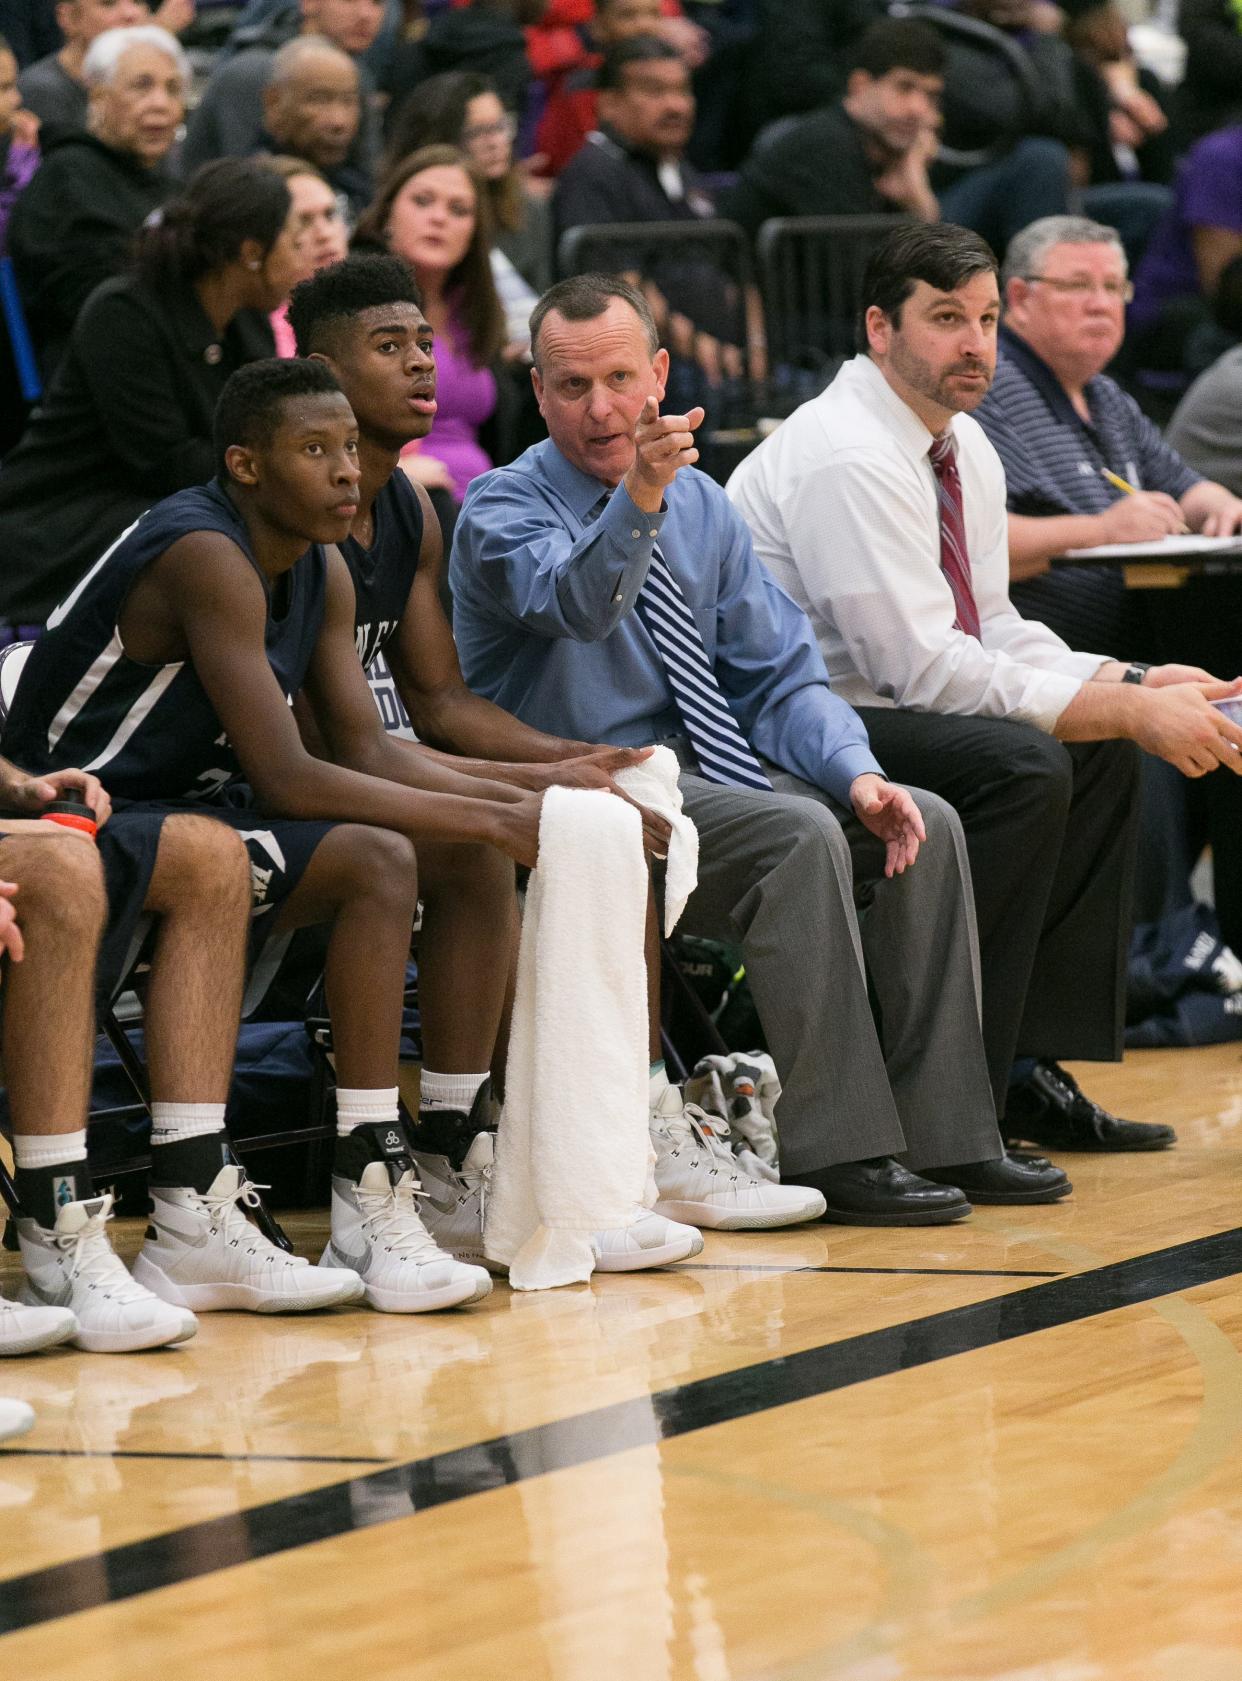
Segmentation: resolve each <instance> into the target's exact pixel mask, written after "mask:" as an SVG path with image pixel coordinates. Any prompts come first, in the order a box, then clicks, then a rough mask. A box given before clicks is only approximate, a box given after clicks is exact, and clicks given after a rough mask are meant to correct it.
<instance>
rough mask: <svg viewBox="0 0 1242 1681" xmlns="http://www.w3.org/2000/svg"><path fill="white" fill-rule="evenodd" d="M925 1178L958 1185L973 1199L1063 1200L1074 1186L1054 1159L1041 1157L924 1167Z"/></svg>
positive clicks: (1005, 1157)
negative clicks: (1050, 1160) (955, 1165)
mask: <svg viewBox="0 0 1242 1681" xmlns="http://www.w3.org/2000/svg"><path fill="white" fill-rule="evenodd" d="M922 1174H923V1178H924V1179H932V1180H934V1181H935V1182H936V1184H938V1185H956V1186H957V1188H958V1190H959V1191H964V1192H965V1193H966V1195H967V1196H968V1197H969V1198H970V1200H971V1202H999V1203H1013V1202H1060V1200H1061V1198H1062V1197H1067V1196H1068V1195H1069V1194H1070V1192H1071V1191H1072V1190H1073V1189H1074V1187H1073V1186H1072V1185H1071V1184H1070V1182H1069V1180H1068V1179H1067V1178H1066V1177H1065V1175H1064V1174H1063V1173H1062V1172H1061V1169H1060V1168H1059V1167H1053V1165H1052V1163H1051V1162H1048V1161H1044V1160H1043V1159H1042V1157H1039V1156H1036V1157H1034V1158H1033V1159H1027V1160H1025V1161H1017V1160H1015V1159H1014V1157H1013V1156H998V1157H997V1158H996V1160H995V1161H990V1162H964V1163H963V1164H962V1165H961V1166H960V1167H925V1168H923V1170H922Z"/></svg>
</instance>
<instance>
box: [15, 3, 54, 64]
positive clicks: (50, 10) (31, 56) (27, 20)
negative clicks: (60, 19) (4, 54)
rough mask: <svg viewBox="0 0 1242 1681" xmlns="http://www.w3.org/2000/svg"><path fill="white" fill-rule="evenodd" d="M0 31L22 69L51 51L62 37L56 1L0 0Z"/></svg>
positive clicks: (52, 51)
mask: <svg viewBox="0 0 1242 1681" xmlns="http://www.w3.org/2000/svg"><path fill="white" fill-rule="evenodd" d="M0 33H3V35H4V38H5V40H6V41H7V42H8V43H9V50H10V52H12V53H13V55H14V56H15V57H16V59H17V62H18V65H19V66H20V68H21V69H23V70H24V69H25V68H26V66H27V65H28V64H34V63H35V61H36V60H37V59H40V58H45V57H46V56H47V54H48V53H54V52H55V51H56V49H57V48H58V47H59V46H60V44H61V40H62V36H61V32H60V30H59V28H58V27H57V24H56V0H0Z"/></svg>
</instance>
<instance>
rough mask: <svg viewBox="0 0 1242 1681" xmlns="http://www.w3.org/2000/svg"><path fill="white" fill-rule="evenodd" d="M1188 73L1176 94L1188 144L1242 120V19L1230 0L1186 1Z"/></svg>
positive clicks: (1182, 24) (1181, 14) (1183, 30)
mask: <svg viewBox="0 0 1242 1681" xmlns="http://www.w3.org/2000/svg"><path fill="white" fill-rule="evenodd" d="M1177 27H1178V32H1179V34H1180V35H1181V37H1182V39H1183V40H1184V41H1185V43H1186V75H1185V77H1184V79H1183V81H1182V84H1181V86H1180V87H1179V88H1178V90H1177V112H1178V118H1179V124H1178V126H1179V129H1180V130H1181V133H1180V135H1179V139H1180V140H1181V141H1182V143H1183V144H1184V145H1189V144H1190V143H1191V142H1192V141H1194V140H1199V139H1201V138H1202V136H1203V135H1205V134H1210V133H1211V132H1212V130H1213V129H1214V128H1225V127H1227V126H1228V125H1229V124H1231V123H1236V122H1237V121H1238V120H1239V117H1240V116H1242V20H1239V17H1238V14H1237V12H1236V11H1235V10H1234V8H1233V7H1232V5H1230V3H1229V0H1181V6H1180V8H1179V10H1178V15H1177Z"/></svg>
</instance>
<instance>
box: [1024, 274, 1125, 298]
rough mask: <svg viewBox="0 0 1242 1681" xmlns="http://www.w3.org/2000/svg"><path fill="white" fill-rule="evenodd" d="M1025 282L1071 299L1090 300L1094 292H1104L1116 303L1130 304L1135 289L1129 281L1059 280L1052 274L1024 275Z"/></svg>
mask: <svg viewBox="0 0 1242 1681" xmlns="http://www.w3.org/2000/svg"><path fill="white" fill-rule="evenodd" d="M1022 278H1023V280H1026V281H1029V282H1030V283H1031V284H1032V285H1034V284H1035V283H1036V282H1038V283H1039V284H1040V285H1041V286H1051V287H1052V289H1053V291H1054V292H1064V293H1065V295H1066V297H1070V298H1089V297H1090V296H1091V294H1092V292H1103V293H1104V295H1105V297H1108V298H1111V299H1112V300H1113V302H1114V303H1123V304H1128V303H1129V302H1130V300H1131V299H1132V298H1133V296H1134V287H1133V286H1132V285H1131V284H1130V282H1129V281H1128V280H1057V279H1055V278H1054V277H1053V276H1052V275H1050V274H1024V275H1023V276H1022Z"/></svg>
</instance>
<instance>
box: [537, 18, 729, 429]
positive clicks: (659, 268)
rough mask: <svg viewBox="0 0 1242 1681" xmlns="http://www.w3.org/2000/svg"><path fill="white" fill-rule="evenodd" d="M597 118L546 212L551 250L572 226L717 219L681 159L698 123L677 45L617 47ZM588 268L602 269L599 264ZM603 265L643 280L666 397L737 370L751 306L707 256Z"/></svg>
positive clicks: (641, 251) (642, 251) (656, 250)
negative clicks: (669, 366) (668, 364)
mask: <svg viewBox="0 0 1242 1681" xmlns="http://www.w3.org/2000/svg"><path fill="white" fill-rule="evenodd" d="M599 122H600V126H599V128H598V129H596V130H595V131H594V133H592V134H591V136H590V138H589V141H588V143H587V144H586V145H585V146H584V147H583V148H582V150H581V151H580V152H579V153H578V154H577V156H576V157H574V158H572V159H571V160H570V162H569V163H568V165H567V166H566V168H565V170H564V172H563V174H562V175H561V176H560V178H559V180H558V181H557V183H556V190H555V192H554V193H553V195H552V216H553V222H554V224H555V228H556V236H557V244H558V250H559V244H560V240H561V237H562V236H563V235H564V234H565V232H566V231H567V230H568V229H570V228H576V227H581V226H583V225H585V224H591V223H607V222H695V221H700V220H703V219H705V218H708V217H712V216H714V215H715V214H716V207H715V204H714V202H713V200H712V197H711V195H710V193H709V192H708V191H707V189H706V187H705V186H704V184H703V182H702V180H701V179H700V177H699V174H698V171H697V170H696V169H695V168H694V166H693V165H692V164H691V163H689V162H688V161H687V159H686V146H687V143H688V142H689V139H690V131H691V129H692V127H693V125H694V95H693V93H692V92H691V88H690V72H689V70H688V69H687V67H686V63H685V60H684V59H683V58H682V56H681V54H680V53H679V52H678V51H677V49H676V48H675V47H672V46H670V45H669V44H668V42H667V41H664V40H661V39H659V38H658V37H656V36H651V35H640V36H637V37H636V38H635V39H634V40H631V41H624V42H622V43H621V45H620V46H617V47H614V48H613V49H612V51H611V52H610V53H609V54H608V56H607V57H606V58H605V60H604V63H603V66H602V68H601V70H600V72H599ZM593 266H596V267H598V266H600V265H599V264H598V263H595V264H593ZM607 266H609V267H610V268H614V269H615V270H618V271H621V272H623V273H624V274H626V275H627V276H628V277H629V278H631V279H635V280H637V279H638V278H639V277H640V276H641V282H642V285H643V288H644V290H645V291H646V293H647V297H648V301H649V302H650V303H651V305H652V310H653V313H654V315H655V318H656V323H657V326H658V328H659V331H660V334H661V338H662V340H663V342H665V343H666V344H667V346H668V348H669V349H670V351H671V352H673V354H674V364H673V372H672V380H673V385H672V387H671V388H670V389H671V391H672V395H671V398H670V400H671V401H672V402H674V403H679V402H680V403H685V404H686V406H691V405H690V399H691V398H693V400H694V401H695V402H703V401H704V398H705V396H707V393H706V392H704V391H702V390H701V389H700V385H699V382H697V381H695V380H694V379H693V369H694V367H695V366H697V368H698V369H699V370H700V371H701V373H702V374H704V375H705V376H706V378H707V381H708V383H709V384H710V385H715V384H718V383H719V381H720V379H721V376H722V375H724V376H729V377H731V376H734V375H737V374H739V373H740V372H741V371H742V356H741V350H740V348H739V346H740V344H741V343H742V341H743V339H750V340H751V341H752V348H754V349H756V350H757V349H758V348H759V342H758V331H759V330H758V326H757V323H756V326H755V328H754V331H753V333H752V332H748V330H747V320H748V318H752V317H751V314H750V312H751V300H749V299H746V298H744V297H743V296H742V293H741V291H740V289H739V288H738V287H737V286H736V285H731V284H730V283H729V281H728V279H727V277H726V276H725V275H723V274H722V273H721V272H720V270H719V269H718V268H716V267H715V266H714V265H713V264H712V263H711V261H710V260H707V259H704V258H701V257H697V256H689V255H686V254H684V253H681V252H678V251H676V250H670V248H669V243H668V242H661V243H660V244H658V245H649V246H646V247H642V246H639V247H636V248H635V249H634V250H633V251H632V252H629V253H624V252H617V253H616V255H615V257H614V259H613V261H611V262H610V263H609V264H608V265H607Z"/></svg>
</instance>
